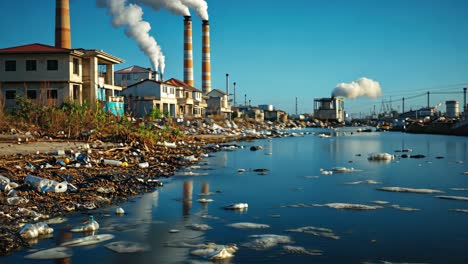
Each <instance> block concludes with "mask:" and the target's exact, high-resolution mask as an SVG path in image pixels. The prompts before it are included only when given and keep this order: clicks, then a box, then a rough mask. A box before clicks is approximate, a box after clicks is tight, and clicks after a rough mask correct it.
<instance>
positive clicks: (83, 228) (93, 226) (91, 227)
mask: <svg viewBox="0 0 468 264" xmlns="http://www.w3.org/2000/svg"><path fill="white" fill-rule="evenodd" d="M98 229H99V223H98V222H97V221H96V220H94V217H93V216H92V215H90V216H89V220H88V223H86V224H84V225H79V226H76V227H74V228H73V229H72V230H70V231H72V232H92V231H96V230H98Z"/></svg>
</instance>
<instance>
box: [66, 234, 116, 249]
mask: <svg viewBox="0 0 468 264" xmlns="http://www.w3.org/2000/svg"><path fill="white" fill-rule="evenodd" d="M113 238H114V235H111V234H100V235H94V236H86V237H80V238H74V239H71V240H68V241H65V242H63V243H62V244H60V246H62V247H81V246H88V245H94V244H97V243H101V242H104V241H107V240H111V239H113Z"/></svg>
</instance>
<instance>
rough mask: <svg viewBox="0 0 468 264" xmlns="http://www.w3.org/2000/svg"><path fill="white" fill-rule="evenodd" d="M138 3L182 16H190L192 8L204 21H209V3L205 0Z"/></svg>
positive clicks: (166, 0) (140, 0)
mask: <svg viewBox="0 0 468 264" xmlns="http://www.w3.org/2000/svg"><path fill="white" fill-rule="evenodd" d="M137 2H138V3H142V4H145V5H148V6H150V7H152V8H154V9H156V10H160V9H162V8H166V9H167V10H169V11H171V12H172V13H174V14H176V15H182V16H190V11H189V8H192V9H194V10H195V12H196V13H197V15H198V16H199V17H200V18H201V19H202V20H208V3H206V1H205V0H137Z"/></svg>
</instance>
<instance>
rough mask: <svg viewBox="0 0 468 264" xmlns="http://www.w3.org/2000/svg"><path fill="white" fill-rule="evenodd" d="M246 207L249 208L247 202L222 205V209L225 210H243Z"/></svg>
mask: <svg viewBox="0 0 468 264" xmlns="http://www.w3.org/2000/svg"><path fill="white" fill-rule="evenodd" d="M247 208H249V205H248V204H247V203H235V204H230V205H226V206H224V209H226V210H245V209H247Z"/></svg>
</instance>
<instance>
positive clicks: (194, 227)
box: [185, 224, 213, 231]
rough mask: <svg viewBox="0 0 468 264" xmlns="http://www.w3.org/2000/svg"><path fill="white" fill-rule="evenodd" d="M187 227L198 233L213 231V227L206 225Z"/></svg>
mask: <svg viewBox="0 0 468 264" xmlns="http://www.w3.org/2000/svg"><path fill="white" fill-rule="evenodd" d="M185 227H187V228H190V229H192V230H197V231H206V230H210V229H213V228H212V227H211V226H209V225H206V224H191V225H186V226H185Z"/></svg>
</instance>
